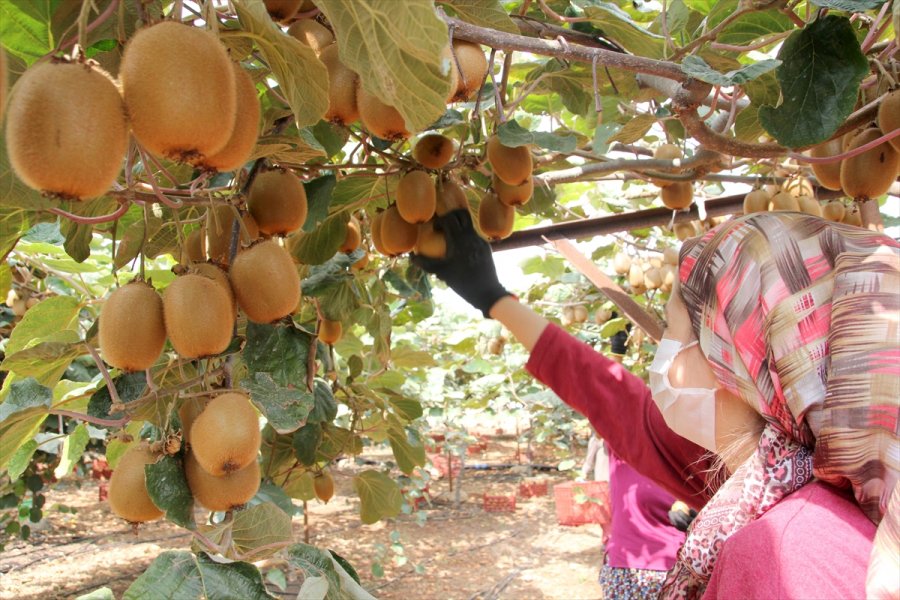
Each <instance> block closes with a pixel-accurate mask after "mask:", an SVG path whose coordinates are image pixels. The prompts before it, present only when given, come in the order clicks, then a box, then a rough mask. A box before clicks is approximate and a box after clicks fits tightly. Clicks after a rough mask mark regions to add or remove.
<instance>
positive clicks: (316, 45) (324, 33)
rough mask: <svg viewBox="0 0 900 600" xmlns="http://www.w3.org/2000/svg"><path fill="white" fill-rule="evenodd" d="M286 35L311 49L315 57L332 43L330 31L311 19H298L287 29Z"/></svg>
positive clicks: (332, 38)
mask: <svg viewBox="0 0 900 600" xmlns="http://www.w3.org/2000/svg"><path fill="white" fill-rule="evenodd" d="M287 32H288V35H290V36H292V37H294V38H296V39H297V40H299V41H300V42H301V43H303V44H306V45H307V46H309V47H310V48H312V49H313V52H315V53H316V54H317V55H319V54H321V53H322V50H324V49H325V48H327V47H328V46H330V45H332V44H333V43H334V34H333V33H331V30H330V29H328V28H327V27H325V26H324V25H322V24H321V23H319V22H318V21H315V20H313V19H300V20H299V21H294V23H293V24H291V26H290V27H288V30H287Z"/></svg>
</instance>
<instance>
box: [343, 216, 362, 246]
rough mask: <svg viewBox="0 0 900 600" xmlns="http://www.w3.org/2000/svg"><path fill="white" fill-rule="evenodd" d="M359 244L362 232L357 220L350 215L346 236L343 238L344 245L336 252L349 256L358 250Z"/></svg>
mask: <svg viewBox="0 0 900 600" xmlns="http://www.w3.org/2000/svg"><path fill="white" fill-rule="evenodd" d="M361 243H362V232H361V231H360V229H359V219H357V218H356V217H354V216H352V215H351V216H350V220H349V221H347V235H346V236H344V243H342V244H341V247H340V248H338V250H339V251H340V252H346V253H347V254H349V253H351V252H353V251H354V250H356V249H357V248H359V245H360V244H361Z"/></svg>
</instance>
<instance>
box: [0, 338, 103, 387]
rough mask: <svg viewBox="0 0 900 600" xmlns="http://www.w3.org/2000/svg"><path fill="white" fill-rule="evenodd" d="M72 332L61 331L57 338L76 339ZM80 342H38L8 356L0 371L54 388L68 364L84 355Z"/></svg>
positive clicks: (83, 348)
mask: <svg viewBox="0 0 900 600" xmlns="http://www.w3.org/2000/svg"><path fill="white" fill-rule="evenodd" d="M77 336H78V334H77V333H76V332H74V331H61V332H59V337H63V338H66V337H68V338H72V337H76V338H77ZM86 352H87V351H86V350H85V347H84V344H82V343H80V342H66V341H59V342H57V341H47V342H39V343H38V344H36V345H34V346H30V347H29V348H26V349H25V350H20V351H18V352H16V353H15V354H9V355H7V356H6V358H5V359H3V362H2V363H0V371H10V372H12V373H15V374H16V375H19V376H22V377H34V378H35V379H36V380H37V381H38V382H39V383H40V384H42V385H46V386H54V385H56V382H57V381H59V379H60V378H61V377H62V376H63V375H64V374H65V372H66V369H68V368H69V364H70V363H71V362H72V361H73V360H75V359H76V358H78V357H79V356H81V355H83V354H85V353H86Z"/></svg>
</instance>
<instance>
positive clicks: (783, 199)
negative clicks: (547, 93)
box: [744, 176, 862, 226]
mask: <svg viewBox="0 0 900 600" xmlns="http://www.w3.org/2000/svg"><path fill="white" fill-rule="evenodd" d="M766 211H793V212H804V213H807V214H810V215H815V216H817V217H824V218H825V219H828V220H829V221H834V222H836V223H847V224H850V225H856V226H860V225H862V220H861V219H860V215H859V210H858V209H857V208H856V206H851V207H850V208H847V206H846V205H845V204H844V202H843V201H841V200H831V201H829V202H826V203H824V204H822V203H820V202H819V201H818V200H816V198H815V190H814V189H813V185H812V182H811V181H810V180H809V179H807V178H806V177H803V176H798V177H792V178H790V179H788V180H786V181H785V182H784V183H783V184H782V185H780V186H778V185H766V186H763V187H760V188H757V189H754V190H752V191H750V192H749V193H748V194H747V195H746V196H744V214H745V215H749V214H751V213H759V212H766Z"/></svg>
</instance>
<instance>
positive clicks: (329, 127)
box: [309, 121, 350, 158]
mask: <svg viewBox="0 0 900 600" xmlns="http://www.w3.org/2000/svg"><path fill="white" fill-rule="evenodd" d="M309 132H310V133H312V135H313V137H314V138H315V139H316V141H317V142H319V145H321V146H322V148H324V149H325V156H326V157H328V158H330V157H332V156H335V155H336V154H337V153H338V152H340V151H341V150H343V149H344V144H346V143H347V139H348V138H349V137H350V130H349V129H347V128H346V127H341V126H340V125H334V124H333V123H329V122H328V121H319V122H318V123H316V124H315V125H313V126H312V127H310V128H309Z"/></svg>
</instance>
